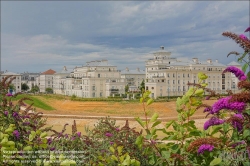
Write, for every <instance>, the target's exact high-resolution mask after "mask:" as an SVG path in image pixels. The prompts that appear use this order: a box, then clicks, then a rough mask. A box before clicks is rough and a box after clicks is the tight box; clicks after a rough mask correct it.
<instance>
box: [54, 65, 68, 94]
mask: <svg viewBox="0 0 250 166" xmlns="http://www.w3.org/2000/svg"><path fill="white" fill-rule="evenodd" d="M68 76H70V72H69V71H68V70H67V68H66V66H64V67H63V69H62V70H61V71H60V72H56V73H55V74H53V76H52V79H53V93H54V94H65V87H66V77H68Z"/></svg>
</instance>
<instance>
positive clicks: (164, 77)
mask: <svg viewBox="0 0 250 166" xmlns="http://www.w3.org/2000/svg"><path fill="white" fill-rule="evenodd" d="M152 78H165V77H164V76H152Z"/></svg>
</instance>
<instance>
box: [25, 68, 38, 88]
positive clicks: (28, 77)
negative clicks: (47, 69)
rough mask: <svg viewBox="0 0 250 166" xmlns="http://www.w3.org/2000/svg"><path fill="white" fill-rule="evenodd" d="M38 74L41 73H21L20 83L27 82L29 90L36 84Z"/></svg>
mask: <svg viewBox="0 0 250 166" xmlns="http://www.w3.org/2000/svg"><path fill="white" fill-rule="evenodd" d="M40 74H41V73H29V72H24V73H21V76H22V83H25V84H27V85H28V86H29V90H31V88H32V87H33V86H35V85H36V78H37V77H39V75H40Z"/></svg>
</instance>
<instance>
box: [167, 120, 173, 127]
mask: <svg viewBox="0 0 250 166" xmlns="http://www.w3.org/2000/svg"><path fill="white" fill-rule="evenodd" d="M172 123H174V120H171V121H170V122H167V123H166V125H165V128H166V129H168V128H169V126H171V125H172Z"/></svg>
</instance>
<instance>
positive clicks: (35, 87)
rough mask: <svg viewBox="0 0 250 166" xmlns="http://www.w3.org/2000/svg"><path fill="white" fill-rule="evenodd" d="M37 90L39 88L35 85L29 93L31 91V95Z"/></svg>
mask: <svg viewBox="0 0 250 166" xmlns="http://www.w3.org/2000/svg"><path fill="white" fill-rule="evenodd" d="M39 90H40V89H39V87H38V86H37V85H35V86H33V87H32V88H31V90H30V91H31V92H32V93H36V92H39Z"/></svg>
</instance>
